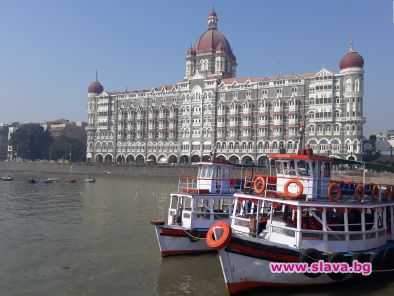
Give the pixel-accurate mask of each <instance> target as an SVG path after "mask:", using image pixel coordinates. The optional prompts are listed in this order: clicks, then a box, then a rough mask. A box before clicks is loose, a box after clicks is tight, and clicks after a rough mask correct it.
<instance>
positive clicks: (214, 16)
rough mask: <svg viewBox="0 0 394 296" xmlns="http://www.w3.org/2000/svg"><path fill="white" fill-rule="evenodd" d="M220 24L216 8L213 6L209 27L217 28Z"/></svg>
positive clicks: (209, 17)
mask: <svg viewBox="0 0 394 296" xmlns="http://www.w3.org/2000/svg"><path fill="white" fill-rule="evenodd" d="M217 26H218V16H217V14H216V12H215V9H214V8H213V7H212V11H211V12H210V13H209V16H208V27H209V29H217Z"/></svg>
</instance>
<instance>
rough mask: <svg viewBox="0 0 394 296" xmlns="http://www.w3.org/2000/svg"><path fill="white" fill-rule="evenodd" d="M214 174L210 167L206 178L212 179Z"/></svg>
mask: <svg viewBox="0 0 394 296" xmlns="http://www.w3.org/2000/svg"><path fill="white" fill-rule="evenodd" d="M212 173H213V167H211V166H208V167H207V174H206V176H205V178H212Z"/></svg>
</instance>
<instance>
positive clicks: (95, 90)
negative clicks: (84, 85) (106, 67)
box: [88, 81, 104, 94]
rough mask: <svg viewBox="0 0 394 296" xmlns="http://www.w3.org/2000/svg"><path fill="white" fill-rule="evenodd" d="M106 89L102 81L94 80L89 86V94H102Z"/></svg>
mask: <svg viewBox="0 0 394 296" xmlns="http://www.w3.org/2000/svg"><path fill="white" fill-rule="evenodd" d="M103 91H104V87H103V86H102V85H101V83H100V82H98V81H94V82H92V83H91V84H90V85H89V87H88V93H89V94H101V93H102V92H103Z"/></svg>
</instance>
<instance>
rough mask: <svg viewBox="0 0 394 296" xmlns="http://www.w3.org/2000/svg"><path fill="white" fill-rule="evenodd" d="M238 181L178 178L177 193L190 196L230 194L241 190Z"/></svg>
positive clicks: (240, 181)
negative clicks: (190, 194)
mask: <svg viewBox="0 0 394 296" xmlns="http://www.w3.org/2000/svg"><path fill="white" fill-rule="evenodd" d="M241 184H242V180H240V179H223V178H201V177H183V176H182V177H179V178H178V192H184V193H192V194H208V193H218V194H224V193H231V192H234V191H235V190H237V189H240V188H241V186H242V185H241Z"/></svg>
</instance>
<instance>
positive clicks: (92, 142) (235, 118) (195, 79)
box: [86, 10, 366, 165]
mask: <svg viewBox="0 0 394 296" xmlns="http://www.w3.org/2000/svg"><path fill="white" fill-rule="evenodd" d="M217 23H218V17H217V14H216V12H215V11H213V10H212V11H211V12H210V14H209V17H208V30H207V31H206V32H204V33H203V34H202V35H201V37H200V38H198V40H197V41H196V43H195V45H194V47H191V48H189V50H188V51H187V53H186V57H185V77H184V79H183V80H182V81H180V82H178V83H176V84H172V85H164V86H160V87H155V88H152V89H145V90H126V91H106V90H104V87H103V86H102V84H101V83H100V82H99V81H98V80H97V77H96V81H94V82H92V83H91V84H90V85H89V87H88V126H87V128H86V130H87V153H86V158H87V161H90V162H117V163H134V162H137V163H145V162H148V161H152V162H158V163H190V162H195V161H199V160H209V159H210V154H211V152H212V151H213V149H214V150H215V151H216V155H217V156H218V157H220V158H223V159H227V160H229V161H231V162H233V163H251V162H254V163H255V164H260V165H262V164H265V163H266V161H267V155H268V154H270V153H278V152H286V153H294V152H297V147H298V145H299V129H300V126H301V125H303V124H305V140H304V141H305V144H309V145H310V146H311V147H312V148H313V149H314V153H316V154H324V155H330V156H337V157H344V158H348V159H359V158H360V155H361V151H362V150H361V147H362V139H363V125H364V124H365V122H366V119H365V117H364V116H363V86H364V79H363V77H364V70H363V67H364V60H363V58H362V56H361V55H360V54H359V53H357V52H356V51H355V50H354V49H353V46H352V42H351V44H350V48H349V51H348V52H347V53H346V54H345V55H344V56H343V57H342V59H341V60H340V63H339V73H334V72H332V71H329V70H327V69H324V68H323V69H321V70H320V71H317V72H311V73H300V74H291V75H284V76H277V77H262V78H251V77H237V76H236V70H237V61H236V57H235V55H234V54H233V52H232V49H231V46H230V43H229V42H228V40H227V39H226V37H225V36H224V35H223V34H222V33H221V32H220V31H219V30H218V28H217Z"/></svg>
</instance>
